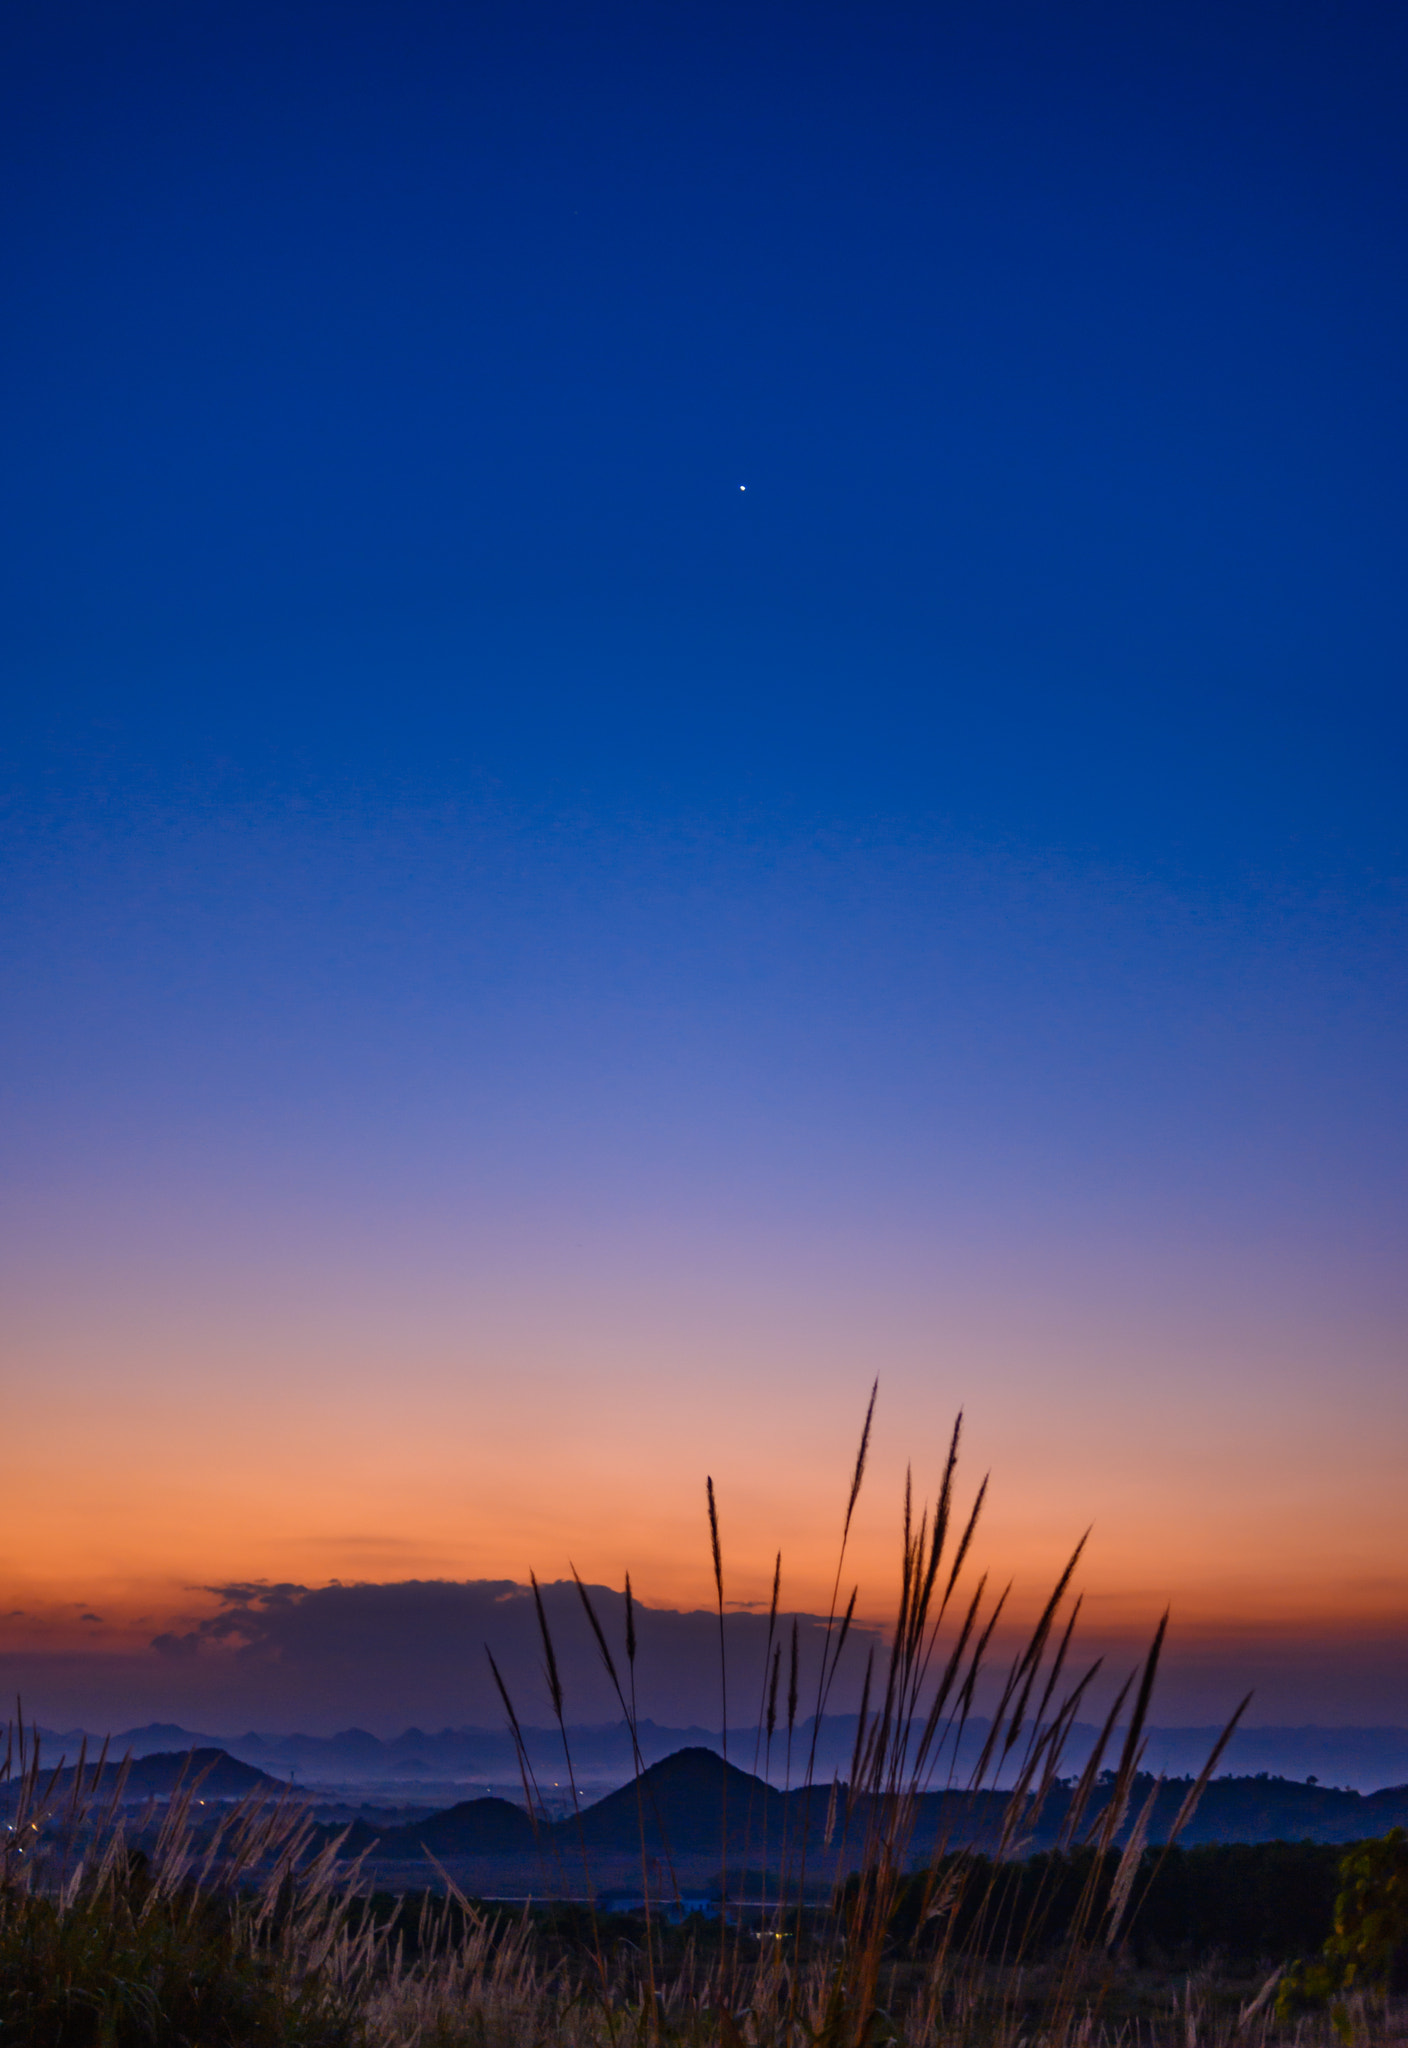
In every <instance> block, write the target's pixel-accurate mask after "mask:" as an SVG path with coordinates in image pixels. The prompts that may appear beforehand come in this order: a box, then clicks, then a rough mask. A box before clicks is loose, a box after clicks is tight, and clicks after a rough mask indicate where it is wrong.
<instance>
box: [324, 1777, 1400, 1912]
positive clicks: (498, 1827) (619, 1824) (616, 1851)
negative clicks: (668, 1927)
mask: <svg viewBox="0 0 1408 2048" xmlns="http://www.w3.org/2000/svg"><path fill="white" fill-rule="evenodd" d="M1189 1783H1190V1781H1189V1780H1187V1779H1175V1780H1170V1781H1169V1782H1167V1783H1165V1784H1162V1785H1160V1786H1159V1787H1158V1789H1157V1793H1156V1796H1155V1800H1154V1809H1153V1814H1152V1819H1151V1825H1150V1830H1149V1836H1150V1840H1151V1841H1152V1842H1154V1843H1157V1842H1159V1841H1161V1840H1163V1839H1166V1836H1167V1831H1168V1829H1169V1827H1170V1826H1171V1825H1172V1822H1173V1819H1174V1816H1175V1815H1176V1813H1177V1811H1178V1809H1179V1807H1180V1806H1181V1805H1182V1802H1183V1799H1184V1796H1185V1794H1186V1793H1187V1791H1188V1788H1189ZM1154 1792H1155V1780H1154V1779H1153V1778H1151V1777H1147V1776H1146V1777H1144V1778H1143V1779H1141V1780H1139V1781H1137V1782H1136V1787H1135V1794H1134V1798H1133V1799H1132V1801H1131V1804H1130V1811H1131V1813H1133V1812H1134V1811H1137V1810H1138V1809H1139V1808H1140V1807H1141V1806H1142V1805H1143V1804H1144V1803H1145V1801H1146V1800H1147V1799H1148V1797H1149V1795H1150V1794H1151V1793H1154ZM1068 1798H1069V1793H1068V1792H1067V1791H1066V1790H1065V1789H1064V1788H1061V1787H1058V1788H1056V1789H1055V1791H1054V1792H1053V1794H1052V1796H1051V1797H1050V1798H1049V1799H1048V1801H1047V1803H1046V1805H1045V1807H1044V1808H1043V1809H1042V1810H1041V1811H1040V1812H1039V1813H1038V1812H1036V1811H1034V1810H1033V1811H1032V1813H1031V1817H1030V1821H1029V1824H1028V1826H1027V1827H1026V1828H1025V1829H1024V1830H1019V1834H1020V1836H1021V1840H1020V1843H1019V1845H1018V1847H1019V1850H1020V1851H1021V1852H1023V1853H1025V1852H1029V1851H1032V1850H1037V1849H1044V1848H1050V1847H1053V1846H1054V1845H1055V1843H1056V1841H1057V1839H1058V1837H1059V1835H1060V1831H1061V1826H1062V1822H1063V1820H1064V1818H1065V1813H1066V1804H1067V1800H1068ZM879 1805H880V1802H877V1801H875V1800H873V1799H870V1798H867V1797H864V1796H862V1797H860V1798H857V1799H854V1800H853V1799H851V1798H850V1796H849V1793H848V1789H847V1787H845V1786H844V1785H841V1784H835V1785H817V1786H813V1787H811V1788H810V1789H802V1790H796V1791H792V1792H779V1791H777V1790H776V1789H775V1788H774V1787H772V1786H770V1785H767V1784H765V1783H764V1782H763V1780H762V1779H761V1778H757V1777H754V1776H753V1775H752V1774H751V1773H749V1772H747V1771H742V1770H739V1769H737V1768H736V1767H735V1766H734V1765H732V1764H726V1763H725V1762H724V1761H723V1759H722V1758H721V1757H720V1756H719V1755H718V1754H717V1752H716V1751H714V1750H712V1749H704V1748H702V1747H693V1748H689V1749H684V1750H679V1751H677V1752H676V1754H675V1755H674V1756H671V1757H667V1758H666V1759H665V1760H664V1761H663V1762H661V1763H658V1764H652V1765H651V1766H650V1768H649V1769H648V1770H646V1771H643V1772H642V1773H641V1775H640V1777H639V1778H638V1779H635V1780H632V1782H631V1783H630V1784H629V1785H624V1786H622V1787H621V1788H620V1789H619V1790H618V1791H615V1792H612V1793H610V1794H608V1796H607V1797H606V1798H605V1799H600V1800H597V1801H595V1802H594V1803H593V1804H591V1805H588V1806H585V1807H584V1808H583V1810H582V1812H581V1815H580V1817H572V1818H569V1819H566V1820H560V1821H557V1822H556V1823H551V1824H550V1823H547V1822H540V1823H539V1824H538V1826H537V1827H536V1828H535V1827H534V1824H533V1822H532V1821H531V1819H530V1818H529V1816H528V1814H527V1813H525V1812H524V1810H523V1809H522V1808H521V1807H518V1806H515V1805H512V1804H511V1803H510V1802H509V1801H507V1800H504V1799H472V1800H466V1801H464V1802H462V1803H461V1804H460V1805H458V1806H454V1807H451V1808H449V1809H448V1810H447V1811H445V1812H443V1813H438V1814H433V1815H430V1816H429V1817H428V1818H426V1819H425V1820H422V1821H417V1822H413V1823H411V1824H410V1825H407V1826H400V1827H395V1828H387V1829H380V1830H378V1829H375V1828H373V1827H370V1826H368V1825H367V1824H366V1823H365V1822H358V1823H357V1824H356V1825H355V1826H354V1828H353V1829H352V1831H351V1833H350V1835H349V1836H348V1839H347V1844H346V1850H347V1853H348V1854H359V1853H362V1852H367V1853H368V1854H369V1855H370V1856H371V1858H372V1859H373V1860H374V1861H375V1862H381V1861H399V1860H402V1859H408V1858H409V1859H411V1860H415V1859H419V1858H421V1857H423V1856H424V1854H425V1853H426V1852H427V1851H428V1852H429V1853H430V1854H431V1855H433V1856H434V1857H436V1858H437V1859H438V1860H442V1861H443V1860H447V1859H450V1858H457V1857H463V1858H467V1859H474V1860H475V1862H476V1864H477V1865H481V1866H482V1865H483V1864H484V1862H485V1859H489V1860H490V1862H492V1860H493V1859H495V1858H498V1859H502V1860H503V1861H504V1862H505V1864H506V1865H507V1864H508V1863H512V1865H513V1866H514V1869H515V1871H518V1872H522V1871H523V1870H524V1869H526V1868H527V1866H528V1860H529V1859H531V1858H532V1857H533V1856H534V1855H535V1854H536V1855H537V1856H538V1857H539V1859H540V1863H541V1867H543V1868H546V1867H547V1865H548V1863H549V1862H554V1863H555V1864H556V1867H557V1868H558V1869H559V1870H566V1871H571V1870H574V1869H576V1868H579V1867H580V1865H579V1862H578V1860H577V1859H579V1858H580V1856H581V1855H582V1853H583V1852H585V1854H586V1856H587V1858H588V1864H589V1867H590V1868H591V1870H592V1872H593V1874H594V1877H595V1878H596V1879H597V1881H600V1879H601V1876H602V1874H603V1873H607V1872H610V1871H613V1870H616V1869H619V1868H620V1867H621V1866H622V1864H623V1862H628V1861H629V1859H630V1858H632V1857H636V1858H638V1857H639V1855H640V1853H641V1850H642V1847H644V1850H645V1853H646V1854H647V1855H648V1856H649V1857H651V1858H652V1859H655V1860H659V1859H662V1858H663V1859H665V1860H666V1861H668V1862H669V1863H671V1864H675V1865H686V1866H688V1868H689V1870H690V1871H691V1873H692V1874H693V1876H695V1877H696V1878H697V1876H698V1873H699V1870H700V1868H701V1866H702V1865H704V1864H707V1865H708V1867H709V1869H710V1870H711V1871H712V1872H714V1873H717V1872H718V1871H719V1870H720V1869H721V1868H722V1867H724V1866H725V1865H727V1866H728V1867H730V1868H732V1869H735V1870H737V1869H740V1868H742V1867H743V1865H744V1864H745V1863H746V1865H747V1867H748V1868H750V1869H752V1870H755V1871H757V1870H762V1869H772V1870H776V1869H777V1868H778V1867H779V1865H780V1863H781V1859H782V1855H783V1846H784V1843H785V1844H786V1845H787V1853H788V1857H789V1861H790V1864H791V1867H792V1868H793V1869H794V1870H795V1869H796V1868H797V1867H798V1863H799V1859H805V1862H806V1865H807V1868H808V1870H809V1872H810V1873H811V1874H812V1875H813V1876H815V1877H816V1878H817V1879H818V1880H823V1879H825V1878H827V1877H828V1876H832V1875H835V1874H838V1873H841V1872H844V1871H846V1870H848V1869H851V1868H854V1867H855V1865H856V1863H857V1862H858V1861H859V1860H860V1858H861V1856H862V1855H863V1853H864V1845H865V1842H866V1839H867V1837H868V1835H869V1833H870V1830H871V1828H872V1827H873V1826H874V1825H875V1823H876V1822H877V1821H881V1820H883V1819H884V1818H885V1816H884V1815H883V1814H882V1813H881V1812H879V1811H877V1808H878V1806H879ZM1098 1806H1099V1797H1097V1799H1096V1801H1095V1803H1094V1805H1093V1806H1092V1809H1091V1812H1092V1816H1093V1814H1094V1812H1095V1811H1096V1810H1098ZM1006 1810H1007V1797H1006V1795H1005V1794H1004V1793H1001V1792H982V1793H977V1794H970V1793H966V1792H954V1791H950V1792H930V1793H926V1794H924V1795H922V1796H920V1797H919V1798H918V1799H916V1800H915V1801H914V1802H913V1806H912V1809H911V1819H912V1831H911V1833H910V1837H909V1858H910V1861H911V1862H914V1863H921V1862H923V1861H925V1860H926V1859H927V1858H928V1857H929V1856H930V1855H931V1854H932V1853H933V1852H934V1851H935V1849H936V1848H939V1847H953V1848H957V1847H961V1846H970V1847H973V1848H978V1849H984V1850H989V1851H990V1850H992V1849H993V1848H994V1847H995V1846H996V1845H997V1842H998V1840H999V1837H1000V1836H1001V1833H1002V1828H1003V1821H1004V1817H1005V1814H1006ZM725 1813H726V1814H727V1841H726V1842H725V1839H724V1817H725ZM1130 1825H1131V1822H1130V1821H1129V1820H1128V1819H1126V1821H1125V1824H1124V1829H1123V1831H1122V1832H1123V1833H1127V1831H1128V1828H1129V1826H1130ZM1401 1825H1408V1786H1403V1787H1397V1788H1389V1789H1387V1790H1385V1791H1382V1792H1377V1793H1372V1794H1368V1795H1365V1794H1362V1793H1358V1792H1346V1791H1341V1790H1338V1789H1336V1788H1334V1787H1331V1786H1322V1785H1309V1784H1299V1783H1297V1782H1295V1781H1294V1780H1291V1779H1285V1778H1269V1777H1256V1778H1223V1779H1215V1780H1214V1781H1213V1782H1212V1784H1211V1785H1209V1786H1208V1788H1207V1790H1206V1792H1205V1793H1204V1795H1203V1799H1202V1802H1201V1804H1200V1806H1199V1809H1198V1812H1197V1814H1196V1815H1195V1817H1194V1819H1193V1821H1192V1823H1191V1825H1190V1826H1189V1827H1188V1828H1187V1829H1186V1830H1185V1831H1184V1834H1183V1837H1182V1839H1183V1841H1184V1843H1185V1844H1186V1845H1188V1846H1192V1845H1194V1844H1197V1843H1209V1842H1265V1841H1275V1840H1291V1841H1311V1842H1324V1843H1335V1842H1349V1841H1356V1840H1361V1839H1363V1838H1364V1837H1366V1836H1370V1835H1378V1834H1383V1833H1385V1832H1386V1831H1387V1829H1389V1828H1390V1827H1394V1826H1401ZM486 1874H491V1873H486V1870H485V1869H484V1868H480V1869H479V1870H478V1872H477V1875H478V1878H479V1879H480V1880H481V1881H482V1880H483V1879H484V1878H485V1876H486ZM574 1881H575V1880H574Z"/></svg>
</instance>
